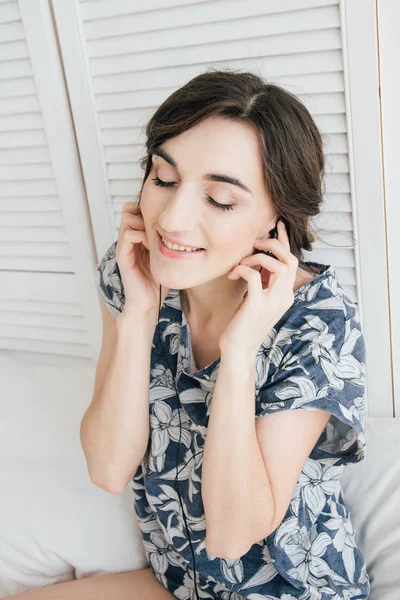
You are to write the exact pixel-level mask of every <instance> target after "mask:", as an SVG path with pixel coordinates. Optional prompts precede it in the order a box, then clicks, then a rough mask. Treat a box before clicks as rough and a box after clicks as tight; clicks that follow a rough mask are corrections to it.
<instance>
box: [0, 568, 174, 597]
mask: <svg viewBox="0 0 400 600" xmlns="http://www.w3.org/2000/svg"><path fill="white" fill-rule="evenodd" d="M171 598H175V596H174V595H173V594H172V593H171V592H169V591H168V590H166V589H165V587H164V586H163V585H162V584H161V583H160V582H159V581H158V579H157V578H156V577H155V575H154V573H153V571H152V570H151V568H150V567H147V568H146V569H138V570H137V571H126V572H125V573H112V574H110V575H93V576H91V577H85V578H84V579H76V580H74V581H64V582H63V583H55V584H52V585H45V586H43V587H40V588H36V589H34V590H28V591H26V592H22V593H21V594H16V595H15V594H14V595H13V596H7V600H171Z"/></svg>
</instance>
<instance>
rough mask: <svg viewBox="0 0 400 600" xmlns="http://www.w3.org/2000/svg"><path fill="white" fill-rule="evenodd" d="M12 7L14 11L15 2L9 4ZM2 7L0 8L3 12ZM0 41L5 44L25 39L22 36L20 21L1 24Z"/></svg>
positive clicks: (22, 30)
mask: <svg viewBox="0 0 400 600" xmlns="http://www.w3.org/2000/svg"><path fill="white" fill-rule="evenodd" d="M10 4H12V5H14V10H15V4H16V2H13V3H10ZM4 8H7V7H4V6H2V7H1V10H2V11H4ZM0 39H1V41H2V43H3V44H4V43H6V42H15V41H16V40H23V39H25V35H24V29H23V27H22V23H21V21H20V20H18V21H16V20H15V21H10V22H8V23H7V22H5V23H1V24H0Z"/></svg>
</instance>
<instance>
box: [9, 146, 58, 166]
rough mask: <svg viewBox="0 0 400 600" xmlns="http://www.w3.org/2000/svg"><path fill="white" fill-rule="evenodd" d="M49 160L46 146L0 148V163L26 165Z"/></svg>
mask: <svg viewBox="0 0 400 600" xmlns="http://www.w3.org/2000/svg"><path fill="white" fill-rule="evenodd" d="M46 162H47V163H48V162H50V154H49V150H48V148H47V146H42V147H40V146H39V147H38V146H35V147H33V148H6V149H4V148H3V149H0V165H22V164H24V165H28V164H32V163H46Z"/></svg>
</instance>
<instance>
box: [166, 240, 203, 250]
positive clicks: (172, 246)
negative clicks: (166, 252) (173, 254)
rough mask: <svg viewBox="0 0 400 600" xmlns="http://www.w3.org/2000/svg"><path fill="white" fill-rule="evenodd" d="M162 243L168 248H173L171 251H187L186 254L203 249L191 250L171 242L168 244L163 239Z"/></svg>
mask: <svg viewBox="0 0 400 600" xmlns="http://www.w3.org/2000/svg"><path fill="white" fill-rule="evenodd" d="M161 239H162V242H163V244H164V245H165V246H167V248H171V250H185V251H186V252H195V251H196V250H201V248H189V246H178V245H177V244H171V242H167V241H166V240H164V238H161Z"/></svg>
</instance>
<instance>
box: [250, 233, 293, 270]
mask: <svg viewBox="0 0 400 600" xmlns="http://www.w3.org/2000/svg"><path fill="white" fill-rule="evenodd" d="M253 245H254V248H256V250H265V251H268V250H270V251H271V252H272V254H274V255H275V256H276V258H277V259H278V260H280V261H281V262H283V263H287V264H289V263H290V257H291V256H294V255H293V254H292V253H291V252H290V248H289V247H288V245H287V246H286V245H285V244H284V243H283V242H282V240H278V239H275V238H268V239H266V240H260V241H258V242H254V244H253ZM253 256H256V254H254V255H253Z"/></svg>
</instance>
